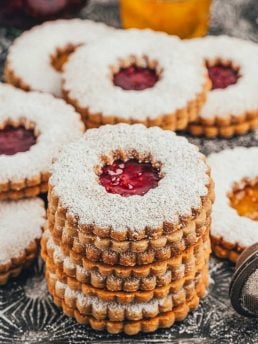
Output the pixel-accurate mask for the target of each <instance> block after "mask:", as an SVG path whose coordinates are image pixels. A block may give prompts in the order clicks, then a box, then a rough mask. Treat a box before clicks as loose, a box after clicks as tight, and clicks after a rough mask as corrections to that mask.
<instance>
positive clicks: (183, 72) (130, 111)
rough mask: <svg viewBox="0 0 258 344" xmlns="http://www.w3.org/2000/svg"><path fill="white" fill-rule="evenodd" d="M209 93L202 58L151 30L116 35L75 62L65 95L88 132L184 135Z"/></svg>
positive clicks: (83, 51) (81, 53) (65, 80)
mask: <svg viewBox="0 0 258 344" xmlns="http://www.w3.org/2000/svg"><path fill="white" fill-rule="evenodd" d="M209 88H210V81H209V79H208V75H207V71H206V69H205V66H204V64H203V61H202V59H201V58H197V57H195V55H194V54H193V53H192V52H191V50H190V49H188V48H187V47H185V46H184V45H183V43H181V41H180V40H179V39H178V38H176V37H173V36H169V35H167V34H165V33H160V32H154V31H151V30H136V29H131V30H124V31H122V30H121V31H116V32H114V33H113V34H112V35H110V36H109V37H105V39H103V40H99V41H97V42H94V43H93V44H91V45H90V46H88V47H81V48H78V49H77V50H76V52H75V53H74V54H73V55H72V56H71V58H70V59H69V61H68V63H67V64H66V66H65V69H64V74H63V93H64V97H65V98H66V100H67V101H68V102H69V103H71V104H72V105H74V106H75V108H76V109H77V111H78V112H80V113H81V115H82V118H83V120H84V122H85V124H86V126H87V127H88V128H96V127H99V126H100V125H102V124H115V123H119V122H125V123H130V124H134V123H143V124H145V125H146V126H148V127H149V126H156V125H157V126H161V127H162V128H165V129H171V130H182V129H184V128H185V127H186V126H187V124H188V123H189V122H191V121H193V120H195V119H196V118H197V115H198V112H199V111H200V109H201V107H202V105H203V103H204V101H205V99H206V95H207V92H208V89H209Z"/></svg>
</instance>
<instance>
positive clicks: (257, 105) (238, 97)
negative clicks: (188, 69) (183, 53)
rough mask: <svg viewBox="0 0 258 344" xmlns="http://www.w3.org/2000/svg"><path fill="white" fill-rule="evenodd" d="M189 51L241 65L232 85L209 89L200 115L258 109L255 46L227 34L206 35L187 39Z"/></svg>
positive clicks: (256, 49)
mask: <svg viewBox="0 0 258 344" xmlns="http://www.w3.org/2000/svg"><path fill="white" fill-rule="evenodd" d="M187 45H188V46H189V47H190V48H191V49H192V51H193V52H194V53H195V54H197V55H199V56H201V57H202V58H204V59H205V60H208V61H216V60H217V59H221V60H222V61H231V62H232V63H233V66H238V67H240V70H239V73H240V78H239V80H238V82H237V83H236V84H235V85H231V86H228V87H227V88H225V89H216V90H212V91H211V92H210V93H209V94H208V99H207V102H206V103H205V104H204V106H203V108H202V110H201V113H200V116H201V117H204V118H205V117H223V116H228V115H232V116H240V115H241V116H242V115H243V114H245V113H246V112H248V111H254V110H257V109H258V79H257V78H256V75H257V74H258V64H257V62H256V61H257V55H258V45H257V44H256V43H253V42H250V41H245V40H241V39H239V38H233V37H229V36H219V37H216V36H207V37H206V38H201V39H193V40H189V41H187Z"/></svg>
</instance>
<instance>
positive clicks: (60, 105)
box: [0, 84, 83, 200]
mask: <svg viewBox="0 0 258 344" xmlns="http://www.w3.org/2000/svg"><path fill="white" fill-rule="evenodd" d="M0 101H1V108H0V199H1V200H3V199H19V198H24V197H34V196H36V195H38V194H39V193H41V192H46V191H47V189H48V178H49V170H50V166H51V164H52V160H53V159H55V158H56V156H57V154H58V153H59V151H60V150H61V148H62V147H63V145H64V144H66V143H68V142H70V141H72V140H74V139H76V138H79V137H80V136H81V133H82V131H83V124H82V123H81V121H80V119H79V116H78V114H77V113H76V112H75V111H74V110H73V108H72V107H71V106H69V105H67V104H65V102H64V101H63V100H58V99H56V98H54V97H53V96H51V95H43V94H39V93H36V92H32V93H27V92H23V91H19V90H16V89H14V88H13V87H10V86H5V85H3V84H1V85H0Z"/></svg>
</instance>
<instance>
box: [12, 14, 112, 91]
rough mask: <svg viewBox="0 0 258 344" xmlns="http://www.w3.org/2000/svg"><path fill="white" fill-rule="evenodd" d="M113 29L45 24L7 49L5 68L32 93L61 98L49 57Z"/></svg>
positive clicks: (81, 24) (81, 23)
mask: <svg viewBox="0 0 258 344" xmlns="http://www.w3.org/2000/svg"><path fill="white" fill-rule="evenodd" d="M112 31H113V29H111V28H109V27H108V26H106V25H105V24H101V23H95V22H93V21H90V20H80V19H73V20H57V21H52V22H46V23H44V24H42V25H39V26H36V27H34V28H33V29H31V30H29V31H26V32H25V33H23V34H22V35H21V36H19V37H18V38H17V39H16V40H15V42H14V44H13V45H12V46H11V48H10V50H9V54H8V57H7V61H8V67H9V68H10V69H11V70H12V71H14V73H15V75H16V76H18V77H19V78H20V79H21V80H23V82H24V83H25V84H27V85H28V86H29V87H30V88H31V89H32V90H36V91H42V92H47V93H52V94H54V95H56V96H61V74H60V73H58V72H57V71H56V70H55V69H54V68H53V66H52V65H51V55H53V54H54V53H55V51H56V49H57V48H60V49H64V48H65V47H66V46H67V45H69V44H71V45H75V46H76V45H79V44H89V43H90V42H92V41H94V40H96V39H98V38H100V37H102V36H104V35H107V34H109V33H110V32H112Z"/></svg>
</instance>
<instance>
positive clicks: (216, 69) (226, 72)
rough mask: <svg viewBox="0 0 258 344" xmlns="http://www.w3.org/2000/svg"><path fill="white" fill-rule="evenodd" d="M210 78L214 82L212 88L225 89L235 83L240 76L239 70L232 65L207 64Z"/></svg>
mask: <svg viewBox="0 0 258 344" xmlns="http://www.w3.org/2000/svg"><path fill="white" fill-rule="evenodd" d="M207 69H208V74H209V78H210V80H211V83H212V90H216V89H224V88H227V87H228V86H230V85H235V84H236V83H237V82H238V79H239V77H240V75H239V70H237V69H235V68H233V66H232V65H223V64H222V63H217V64H215V65H213V66H209V65H207Z"/></svg>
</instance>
